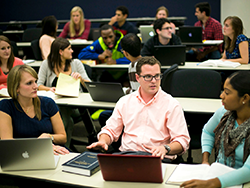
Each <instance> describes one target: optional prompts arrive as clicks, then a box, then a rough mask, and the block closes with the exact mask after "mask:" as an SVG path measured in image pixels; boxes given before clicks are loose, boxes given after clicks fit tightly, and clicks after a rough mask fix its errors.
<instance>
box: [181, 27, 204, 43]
mask: <svg viewBox="0 0 250 188" xmlns="http://www.w3.org/2000/svg"><path fill="white" fill-rule="evenodd" d="M179 35H180V39H181V42H182V43H202V27H195V26H182V27H179Z"/></svg>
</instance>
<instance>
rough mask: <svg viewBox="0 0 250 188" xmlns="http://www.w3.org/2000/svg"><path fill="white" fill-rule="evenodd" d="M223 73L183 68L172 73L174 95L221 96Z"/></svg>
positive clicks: (171, 89)
mask: <svg viewBox="0 0 250 188" xmlns="http://www.w3.org/2000/svg"><path fill="white" fill-rule="evenodd" d="M220 93H221V75H220V74H219V73H218V72H216V71H214V70H205V69H204V70H203V69H199V70H198V69H182V70H178V71H175V72H174V73H173V75H172V81H171V86H170V94H171V95H172V96H174V97H195V98H217V99H218V98H220Z"/></svg>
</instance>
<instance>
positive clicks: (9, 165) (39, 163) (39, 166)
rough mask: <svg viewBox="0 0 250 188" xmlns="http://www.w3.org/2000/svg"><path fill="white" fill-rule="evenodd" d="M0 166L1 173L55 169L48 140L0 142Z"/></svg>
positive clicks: (55, 163)
mask: <svg viewBox="0 0 250 188" xmlns="http://www.w3.org/2000/svg"><path fill="white" fill-rule="evenodd" d="M0 151H1V155H0V165H1V168H2V170H3V171H11V170H43V169H55V168H56V167H57V163H58V161H59V156H55V155H54V152H53V147H52V144H51V139H50V138H39V139H38V138H25V139H24V138H22V139H11V140H0Z"/></svg>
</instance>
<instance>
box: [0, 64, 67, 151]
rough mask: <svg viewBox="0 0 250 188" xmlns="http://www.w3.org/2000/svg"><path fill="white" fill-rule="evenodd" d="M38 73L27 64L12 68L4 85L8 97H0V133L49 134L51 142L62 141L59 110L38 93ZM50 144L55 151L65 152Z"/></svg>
mask: <svg viewBox="0 0 250 188" xmlns="http://www.w3.org/2000/svg"><path fill="white" fill-rule="evenodd" d="M37 78H38V77H37V73H36V71H35V70H34V69H33V68H31V67H30V66H28V65H18V66H15V67H14V68H12V69H11V71H10V73H9V76H8V79H7V89H8V93H9V95H10V97H11V99H4V100H1V101H0V125H1V126H0V137H1V139H13V138H31V137H37V138H51V139H52V142H53V143H54V144H59V145H64V144H65V143H66V140H67V138H66V133H65V130H64V126H63V122H62V119H61V116H60V114H59V110H58V107H57V105H56V104H55V102H54V101H53V99H51V98H48V97H38V96H37V88H38V87H37V83H36V81H37ZM54 144H53V147H54V152H55V154H56V153H60V154H66V153H68V150H66V149H65V148H64V147H61V146H56V145H54Z"/></svg>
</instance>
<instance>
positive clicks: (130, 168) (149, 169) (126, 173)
mask: <svg viewBox="0 0 250 188" xmlns="http://www.w3.org/2000/svg"><path fill="white" fill-rule="evenodd" d="M97 158H98V161H99V165H100V169H101V172H102V176H103V179H104V180H105V181H126V182H152V183H162V181H163V173H162V168H161V158H160V157H153V156H150V155H117V154H98V155H97Z"/></svg>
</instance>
